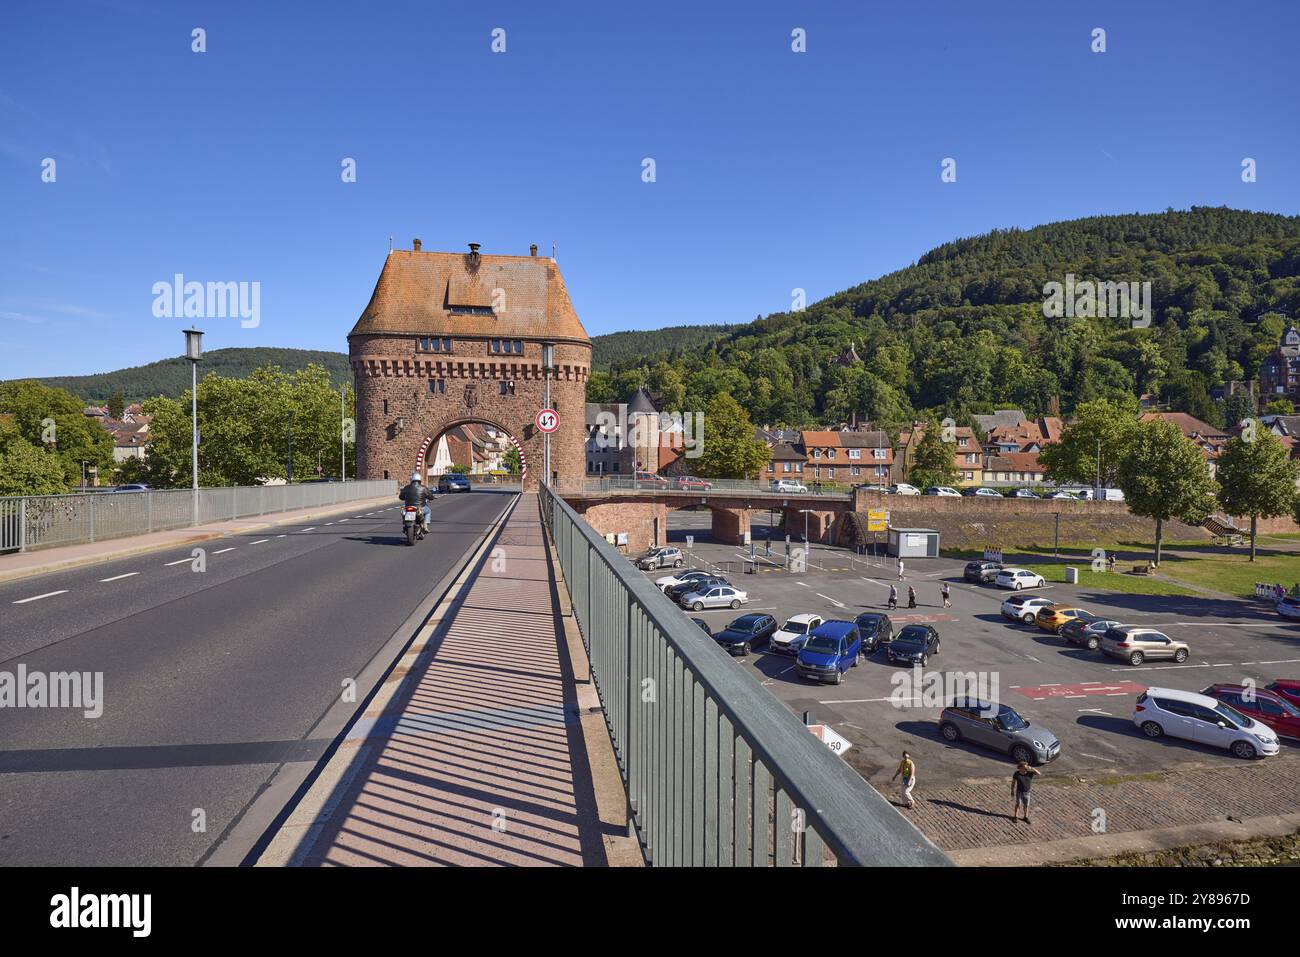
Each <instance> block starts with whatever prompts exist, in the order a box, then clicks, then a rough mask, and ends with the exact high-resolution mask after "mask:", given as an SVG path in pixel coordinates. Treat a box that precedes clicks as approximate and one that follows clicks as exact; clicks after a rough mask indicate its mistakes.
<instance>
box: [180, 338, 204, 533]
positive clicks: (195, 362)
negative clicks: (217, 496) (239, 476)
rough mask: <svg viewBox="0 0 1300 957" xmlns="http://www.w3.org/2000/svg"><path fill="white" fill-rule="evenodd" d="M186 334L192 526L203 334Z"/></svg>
mask: <svg viewBox="0 0 1300 957" xmlns="http://www.w3.org/2000/svg"><path fill="white" fill-rule="evenodd" d="M182 331H183V332H184V333H185V358H186V359H189V360H190V489H191V492H192V494H191V499H192V501H191V503H190V507H191V512H192V516H193V522H192V524H194V525H197V524H198V523H199V360H200V359H202V358H203V333H201V332H199V330H197V329H195V328H194V327H193V326H191V327H190V328H188V329H184V330H182Z"/></svg>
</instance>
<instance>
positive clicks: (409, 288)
mask: <svg viewBox="0 0 1300 957" xmlns="http://www.w3.org/2000/svg"><path fill="white" fill-rule="evenodd" d="M497 290H500V295H499V296H498V295H497V294H496V291H497ZM494 304H500V306H501V308H500V310H499V311H498V310H496V309H494V308H493V307H494ZM457 307H462V308H464V309H466V310H469V309H473V310H475V311H474V312H469V311H463V312H462V311H457ZM488 309H491V310H492V311H491V312H484V310H488ZM429 333H438V334H440V335H446V334H448V333H451V334H454V335H466V336H489V337H490V336H517V337H520V338H534V339H537V338H549V339H569V340H575V339H576V340H581V341H583V342H587V341H589V340H588V337H587V330H586V329H584V328H583V327H582V323H581V322H580V321H579V320H578V315H577V313H576V312H575V311H574V309H573V303H572V302H570V300H569V293H568V291H567V290H566V289H565V286H564V278H563V277H562V276H561V275H560V267H559V266H558V265H556V263H555V261H554V260H552V259H549V258H546V257H543V256H493V255H485V254H484V255H478V256H474V255H471V254H466V253H445V252H424V251H423V250H415V249H394V250H390V251H389V253H388V258H387V259H386V260H384V268H383V269H382V270H381V271H380V273H379V281H378V282H377V283H376V284H375V291H374V293H373V294H372V295H371V297H370V302H369V303H368V304H367V305H366V308H365V309H364V310H362V312H361V318H359V319H358V320H357V323H356V325H355V326H353V327H352V332H351V333H349V336H358V335H370V334H380V335H383V334H389V335H419V334H426V335H427V334H429Z"/></svg>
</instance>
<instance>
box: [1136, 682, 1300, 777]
mask: <svg viewBox="0 0 1300 957" xmlns="http://www.w3.org/2000/svg"><path fill="white" fill-rule="evenodd" d="M1133 723H1134V724H1135V725H1137V727H1138V728H1139V729H1141V731H1142V733H1143V734H1145V735H1146V736H1147V737H1148V738H1161V737H1164V736H1166V735H1168V736H1169V737H1171V738H1182V739H1183V740H1185V741H1196V742H1198V743H1200V744H1208V745H1210V746H1211V747H1215V748H1225V749H1226V750H1228V751H1231V752H1232V753H1233V754H1234V755H1235V756H1236V757H1239V758H1245V759H1250V758H1256V757H1259V756H1260V755H1265V756H1267V755H1272V754H1277V753H1278V751H1280V750H1281V746H1280V745H1279V744H1278V740H1277V732H1276V731H1274V730H1273V729H1272V728H1270V727H1269V726H1268V725H1266V724H1264V723H1262V722H1260V721H1256V720H1255V719H1254V718H1251V717H1248V716H1246V715H1244V714H1242V713H1241V712H1240V711H1238V710H1237V709H1236V708H1233V707H1232V706H1231V705H1228V704H1225V703H1224V702H1222V701H1219V700H1217V699H1215V698H1211V697H1209V696H1208V695H1203V694H1197V693H1196V692H1194V691H1178V690H1176V689H1174V688H1147V690H1146V691H1144V692H1142V693H1141V694H1140V695H1138V697H1137V702H1136V703H1135V704H1134V705H1133Z"/></svg>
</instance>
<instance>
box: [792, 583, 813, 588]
mask: <svg viewBox="0 0 1300 957" xmlns="http://www.w3.org/2000/svg"><path fill="white" fill-rule="evenodd" d="M795 584H796V585H803V587H804V588H811V587H812V585H809V584H806V583H805V582H795Z"/></svg>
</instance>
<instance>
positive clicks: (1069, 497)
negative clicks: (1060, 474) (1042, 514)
mask: <svg viewBox="0 0 1300 957" xmlns="http://www.w3.org/2000/svg"><path fill="white" fill-rule="evenodd" d="M1047 497H1048V498H1059V499H1064V500H1065V501H1067V502H1077V501H1079V500H1080V499H1079V496H1077V495H1075V494H1074V493H1073V492H1053V493H1052V494H1051V495H1049V496H1047Z"/></svg>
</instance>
